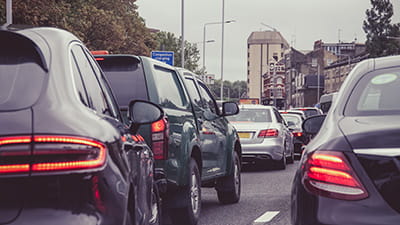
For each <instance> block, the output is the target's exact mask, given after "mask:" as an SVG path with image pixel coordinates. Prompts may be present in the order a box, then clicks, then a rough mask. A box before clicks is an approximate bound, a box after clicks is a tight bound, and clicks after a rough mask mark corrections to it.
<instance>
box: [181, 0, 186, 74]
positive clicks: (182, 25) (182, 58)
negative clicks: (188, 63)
mask: <svg viewBox="0 0 400 225" xmlns="http://www.w3.org/2000/svg"><path fill="white" fill-rule="evenodd" d="M181 7H182V9H181V33H182V34H181V39H182V43H181V66H182V68H185V0H182V3H181Z"/></svg>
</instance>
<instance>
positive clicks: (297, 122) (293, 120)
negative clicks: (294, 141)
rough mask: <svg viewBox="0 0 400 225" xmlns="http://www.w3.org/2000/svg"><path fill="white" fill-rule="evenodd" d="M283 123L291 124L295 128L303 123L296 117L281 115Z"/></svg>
mask: <svg viewBox="0 0 400 225" xmlns="http://www.w3.org/2000/svg"><path fill="white" fill-rule="evenodd" d="M281 115H282V117H283V118H284V119H285V121H286V122H287V123H288V124H289V122H291V123H293V124H294V126H296V127H301V123H302V122H303V121H302V120H301V119H300V118H299V117H298V116H294V115H290V114H281Z"/></svg>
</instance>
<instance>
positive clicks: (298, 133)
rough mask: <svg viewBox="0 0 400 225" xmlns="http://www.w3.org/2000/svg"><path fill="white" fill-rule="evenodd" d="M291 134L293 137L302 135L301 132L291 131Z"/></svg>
mask: <svg viewBox="0 0 400 225" xmlns="http://www.w3.org/2000/svg"><path fill="white" fill-rule="evenodd" d="M292 134H293V136H295V137H301V136H303V132H292Z"/></svg>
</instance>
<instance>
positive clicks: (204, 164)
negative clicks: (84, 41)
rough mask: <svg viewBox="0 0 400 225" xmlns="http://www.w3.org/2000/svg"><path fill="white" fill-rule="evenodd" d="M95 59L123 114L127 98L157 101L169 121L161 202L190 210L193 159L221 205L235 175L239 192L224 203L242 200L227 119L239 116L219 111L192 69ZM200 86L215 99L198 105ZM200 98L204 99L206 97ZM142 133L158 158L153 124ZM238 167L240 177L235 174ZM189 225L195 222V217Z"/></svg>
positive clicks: (126, 58)
mask: <svg viewBox="0 0 400 225" xmlns="http://www.w3.org/2000/svg"><path fill="white" fill-rule="evenodd" d="M95 57H96V59H97V60H98V63H99V64H100V66H101V67H102V69H103V70H104V72H105V74H106V76H107V79H108V80H109V82H110V85H111V88H112V89H113V91H114V93H115V95H116V97H117V101H118V103H119V105H120V108H121V110H122V111H124V110H126V108H127V102H126V99H135V98H136V99H142V100H147V101H151V102H153V103H156V104H158V105H159V106H161V107H162V109H163V110H164V112H165V115H166V118H165V120H166V121H167V123H166V125H167V127H166V130H165V131H166V132H165V133H168V134H167V135H166V137H165V139H164V141H165V142H167V143H164V144H166V145H167V146H166V148H167V154H166V152H163V153H161V155H160V157H155V159H156V160H155V167H156V171H158V172H159V173H164V174H165V177H166V180H167V187H166V190H164V194H163V195H162V196H163V203H164V204H166V206H167V207H168V208H175V209H182V208H185V207H187V204H188V202H190V200H188V199H187V198H189V196H183V195H184V194H182V193H184V192H185V190H187V189H188V186H190V185H191V184H192V183H193V180H191V178H190V177H191V165H192V164H193V163H191V161H192V160H194V161H195V162H196V164H197V165H196V166H197V167H198V172H199V175H200V178H199V184H202V185H203V186H207V187H215V188H216V189H217V192H218V197H219V199H220V201H221V202H223V203H224V201H223V200H221V198H220V194H221V193H222V194H223V193H225V194H226V193H228V192H232V191H233V189H232V188H233V187H232V184H228V185H227V182H226V181H225V180H226V179H228V178H229V179H230V180H232V179H233V178H232V177H235V179H234V180H235V181H236V183H238V182H239V184H238V185H239V187H236V189H239V190H236V189H235V190H236V191H235V192H236V194H235V195H234V198H228V200H227V201H225V203H236V202H238V201H239V197H240V162H241V146H240V141H239V137H238V135H237V133H236V130H235V128H234V127H233V126H232V125H231V124H230V123H229V122H228V121H227V119H226V118H225V116H226V115H232V114H235V113H237V112H225V114H224V113H223V112H220V110H219V108H218V106H217V104H216V102H215V100H214V98H213V97H212V94H211V92H210V91H209V90H208V89H207V87H206V86H205V85H204V84H203V83H201V81H200V80H198V79H197V78H196V77H195V75H193V74H190V75H188V74H189V73H190V72H189V71H183V70H179V69H177V68H175V67H172V66H169V65H167V64H165V63H162V62H159V61H156V60H153V59H151V58H148V57H142V56H133V55H95ZM181 73H182V74H181ZM185 77H186V78H185ZM188 77H191V78H190V79H192V80H194V81H195V82H194V83H193V84H192V85H195V86H188V85H190V84H188V82H187V78H188ZM200 86H201V89H202V90H203V91H206V92H207V93H208V96H210V98H211V99H207V101H206V100H204V101H203V100H200V101H194V99H195V97H194V96H193V93H195V92H194V90H199V89H200ZM193 87H194V88H195V89H193ZM200 95H201V96H202V97H204V96H203V94H200ZM197 100H198V99H197ZM207 102H208V104H207ZM228 105H229V106H233V105H232V103H227V106H228ZM235 106H236V107H237V105H235ZM210 108H212V109H210ZM139 133H140V134H141V135H142V136H143V137H144V139H145V140H146V142H147V143H148V145H149V146H151V147H152V149H153V151H154V152H155V156H157V152H158V150H155V149H158V148H157V147H155V144H154V143H153V140H154V138H157V137H158V136H157V135H156V134H154V133H152V128H151V125H147V126H146V125H144V126H141V127H140V129H139ZM164 150H165V149H164ZM162 154H165V155H164V156H162ZM235 160H236V161H235ZM235 166H236V167H235ZM235 168H236V175H234V174H235ZM156 176H157V174H156ZM238 176H239V177H238ZM224 179H225V180H224ZM229 182H230V183H232V181H228V183H229ZM192 194H193V193H192ZM222 194H221V195H222ZM230 194H232V193H230ZM189 195H190V193H189ZM198 195H199V198H198V199H197V200H201V195H200V193H198ZM225 200H226V197H225ZM192 205H193V200H192ZM189 208H190V207H189ZM183 214H184V212H183ZM195 217H196V216H195ZM197 217H198V215H197ZM186 223H189V224H190V223H191V224H196V223H197V218H194V220H192V221H189V222H188V221H186Z"/></svg>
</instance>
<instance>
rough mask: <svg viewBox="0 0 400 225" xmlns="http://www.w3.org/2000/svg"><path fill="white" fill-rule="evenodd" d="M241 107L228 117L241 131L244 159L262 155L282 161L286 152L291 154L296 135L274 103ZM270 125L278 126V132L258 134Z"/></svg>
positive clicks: (265, 157) (254, 159)
mask: <svg viewBox="0 0 400 225" xmlns="http://www.w3.org/2000/svg"><path fill="white" fill-rule="evenodd" d="M239 108H240V112H239V114H238V115H236V116H232V117H230V118H229V121H230V122H231V123H232V124H233V126H235V128H236V130H237V131H238V134H239V137H240V143H241V145H242V157H243V161H244V162H245V163H246V162H247V163H249V162H250V161H256V160H263V159H265V160H274V161H280V160H282V157H283V156H286V157H292V155H293V154H294V153H293V136H292V134H291V132H290V131H289V129H288V127H287V124H286V122H285V120H284V119H283V118H282V117H281V116H280V114H279V112H278V110H277V109H276V108H275V107H272V106H264V105H240V106H239ZM260 116H264V117H265V118H264V119H262V118H260ZM266 116H267V117H266ZM268 129H275V130H277V131H278V134H277V135H276V136H267V137H259V135H260V132H261V131H262V130H268ZM289 161H291V160H289Z"/></svg>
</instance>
